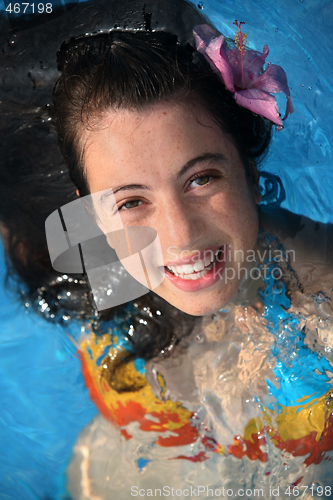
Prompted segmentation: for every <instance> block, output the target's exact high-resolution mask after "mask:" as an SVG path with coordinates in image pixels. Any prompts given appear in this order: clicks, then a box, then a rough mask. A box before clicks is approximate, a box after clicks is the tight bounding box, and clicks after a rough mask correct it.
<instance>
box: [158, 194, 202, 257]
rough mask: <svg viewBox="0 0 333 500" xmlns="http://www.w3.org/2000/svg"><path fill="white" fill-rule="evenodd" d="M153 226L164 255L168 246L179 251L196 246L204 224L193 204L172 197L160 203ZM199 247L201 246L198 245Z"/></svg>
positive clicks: (200, 238)
mask: <svg viewBox="0 0 333 500" xmlns="http://www.w3.org/2000/svg"><path fill="white" fill-rule="evenodd" d="M155 228H156V229H157V234H158V237H159V239H160V243H161V246H162V249H163V253H164V255H166V253H167V249H168V248H169V247H171V246H172V247H177V249H179V251H184V250H185V251H189V250H192V249H195V248H197V246H198V244H199V241H202V239H203V238H204V232H205V225H204V220H203V218H202V217H201V216H200V212H198V211H197V210H195V208H194V207H193V205H189V204H187V203H186V202H184V201H182V200H179V199H178V198H175V197H172V199H168V200H164V202H163V203H161V204H160V206H159V210H158V212H157V214H156V220H155ZM200 248H201V247H200Z"/></svg>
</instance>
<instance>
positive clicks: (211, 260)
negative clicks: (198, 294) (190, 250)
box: [164, 245, 227, 292]
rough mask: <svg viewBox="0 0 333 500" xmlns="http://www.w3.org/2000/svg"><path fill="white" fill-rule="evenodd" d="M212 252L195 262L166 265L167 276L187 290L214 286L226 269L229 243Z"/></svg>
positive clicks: (192, 290) (191, 290) (179, 286)
mask: <svg viewBox="0 0 333 500" xmlns="http://www.w3.org/2000/svg"><path fill="white" fill-rule="evenodd" d="M210 254H211V255H210V256H207V257H205V259H204V260H197V261H196V262H195V263H194V264H185V265H183V266H171V265H169V266H165V267H164V269H165V277H166V278H168V279H169V280H170V281H171V282H172V284H173V285H174V286H176V287H177V288H179V289H181V290H183V291H187V292H194V291H197V290H201V289H203V288H207V287H210V286H212V285H213V284H215V283H216V282H217V281H218V280H219V279H220V278H221V274H222V273H223V271H224V268H225V261H226V255H227V245H222V246H221V247H219V248H218V249H217V251H216V252H215V254H212V252H210Z"/></svg>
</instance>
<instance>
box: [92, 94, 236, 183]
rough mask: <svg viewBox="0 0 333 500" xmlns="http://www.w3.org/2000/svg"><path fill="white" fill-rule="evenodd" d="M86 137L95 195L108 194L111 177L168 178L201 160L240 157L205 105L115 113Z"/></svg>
mask: <svg viewBox="0 0 333 500" xmlns="http://www.w3.org/2000/svg"><path fill="white" fill-rule="evenodd" d="M84 136H85V137H84V153H83V159H84V168H85V170H86V176H87V180H88V185H89V186H90V188H93V190H94V191H96V190H98V189H104V188H105V185H106V183H107V181H108V180H109V179H110V178H111V177H112V178H115V177H117V178H118V177H119V176H121V175H123V176H124V175H128V174H134V173H136V172H137V171H140V172H141V173H142V174H144V173H145V172H149V173H150V174H151V175H157V174H158V173H159V172H160V173H161V175H162V174H164V175H168V173H169V172H172V171H173V170H174V169H176V170H177V169H179V168H180V167H181V166H182V165H184V164H185V163H186V162H188V161H189V160H191V159H192V158H195V157H198V156H200V155H204V154H207V153H222V154H224V156H226V157H232V156H235V155H237V151H236V149H235V147H234V146H233V144H232V143H231V141H230V139H229V138H228V137H227V135H226V134H225V133H224V132H223V131H222V130H221V129H220V128H219V127H218V126H217V124H216V123H215V122H214V121H213V120H212V119H211V118H210V116H209V115H208V114H207V112H206V111H205V109H204V108H203V107H201V106H199V105H196V106H194V105H190V104H187V105H184V104H178V103H159V104H157V105H153V106H150V107H149V108H147V109H145V110H144V111H133V110H128V109H120V110H116V111H111V110H110V111H108V112H106V113H104V115H103V116H101V118H100V120H99V121H98V122H96V125H94V127H92V129H91V130H86V131H85V134H84ZM107 187H112V186H111V185H110V186H107Z"/></svg>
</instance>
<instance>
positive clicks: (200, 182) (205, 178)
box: [190, 174, 216, 187]
mask: <svg viewBox="0 0 333 500" xmlns="http://www.w3.org/2000/svg"><path fill="white" fill-rule="evenodd" d="M215 178H216V176H215V175H210V174H204V175H203V174H198V175H196V176H195V177H193V178H192V179H191V180H190V185H191V184H193V182H195V183H196V184H197V186H205V185H206V184H208V183H209V182H210V181H211V180H212V179H215ZM194 187H195V186H194Z"/></svg>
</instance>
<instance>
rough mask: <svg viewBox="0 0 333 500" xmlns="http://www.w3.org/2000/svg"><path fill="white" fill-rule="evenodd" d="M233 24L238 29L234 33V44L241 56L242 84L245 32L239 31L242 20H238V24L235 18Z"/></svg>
mask: <svg viewBox="0 0 333 500" xmlns="http://www.w3.org/2000/svg"><path fill="white" fill-rule="evenodd" d="M233 24H235V25H236V26H237V29H238V31H236V33H235V44H236V47H237V49H238V50H239V52H240V56H241V68H242V86H244V52H245V51H246V48H245V45H246V39H247V34H246V33H242V31H241V30H242V25H243V24H245V23H244V21H240V23H239V24H238V21H237V19H236V20H235V22H234V23H233Z"/></svg>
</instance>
